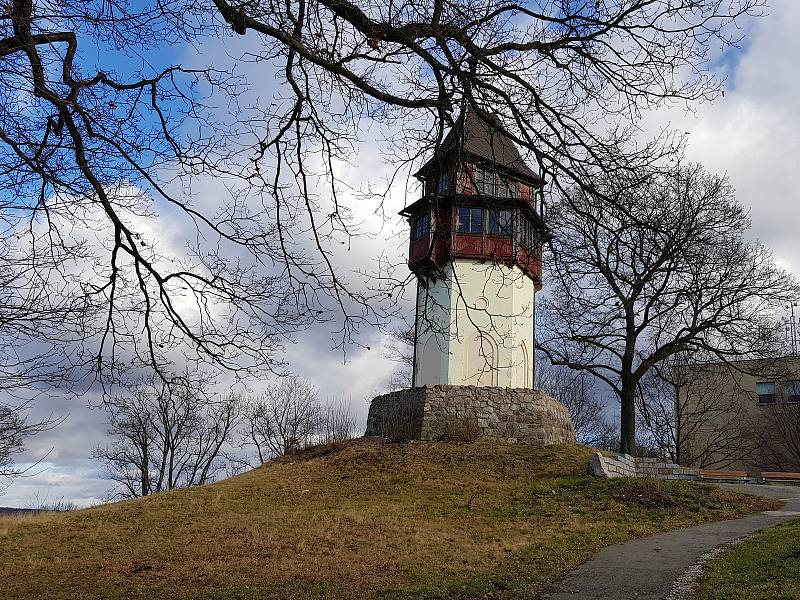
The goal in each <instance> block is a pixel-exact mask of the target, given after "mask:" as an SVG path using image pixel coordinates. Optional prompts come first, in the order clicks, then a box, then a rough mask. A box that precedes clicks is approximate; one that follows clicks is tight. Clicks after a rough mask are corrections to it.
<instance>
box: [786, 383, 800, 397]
mask: <svg viewBox="0 0 800 600" xmlns="http://www.w3.org/2000/svg"><path fill="white" fill-rule="evenodd" d="M783 397H784V398H785V400H786V401H787V402H800V381H798V380H792V381H784V382H783Z"/></svg>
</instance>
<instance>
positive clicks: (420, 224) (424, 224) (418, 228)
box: [411, 212, 431, 240]
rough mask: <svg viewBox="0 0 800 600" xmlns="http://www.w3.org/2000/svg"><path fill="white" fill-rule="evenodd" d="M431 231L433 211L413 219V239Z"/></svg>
mask: <svg viewBox="0 0 800 600" xmlns="http://www.w3.org/2000/svg"><path fill="white" fill-rule="evenodd" d="M430 231H431V213H429V212H425V213H423V214H421V215H419V216H418V217H415V218H414V220H413V221H411V239H412V240H418V239H420V238H423V237H425V236H426V235H428V234H429V233H430Z"/></svg>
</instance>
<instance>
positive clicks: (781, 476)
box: [761, 471, 800, 482]
mask: <svg viewBox="0 0 800 600" xmlns="http://www.w3.org/2000/svg"><path fill="white" fill-rule="evenodd" d="M761 477H763V478H764V479H767V480H771V481H797V482H800V473H782V472H780V471H762V472H761Z"/></svg>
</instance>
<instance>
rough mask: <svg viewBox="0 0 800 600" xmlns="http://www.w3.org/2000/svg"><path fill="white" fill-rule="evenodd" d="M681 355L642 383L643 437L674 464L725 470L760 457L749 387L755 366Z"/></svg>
mask: <svg viewBox="0 0 800 600" xmlns="http://www.w3.org/2000/svg"><path fill="white" fill-rule="evenodd" d="M690 358H691V357H689V356H686V355H676V356H674V357H672V358H671V359H669V360H667V361H665V362H664V363H663V364H660V365H656V366H655V367H654V368H653V369H652V370H651V371H650V372H648V374H647V375H646V376H645V377H644V378H643V380H642V381H641V382H640V386H639V392H638V393H637V409H638V413H637V416H638V418H639V424H640V425H641V430H642V432H643V435H645V436H647V437H648V439H649V440H650V442H651V444H652V445H653V446H654V448H655V450H656V452H657V453H658V455H659V456H660V457H662V458H664V459H666V460H669V461H670V462H674V463H678V464H687V465H694V466H697V467H700V468H717V469H724V468H728V467H731V466H734V465H741V464H742V463H743V462H749V461H751V460H753V458H754V457H755V456H756V454H757V452H756V448H757V445H758V444H757V440H756V437H755V436H754V435H753V430H754V423H753V419H752V415H751V414H750V411H749V410H748V406H749V404H750V403H752V402H753V399H752V392H751V391H748V390H747V389H746V386H745V385H744V384H743V377H744V376H745V375H746V374H749V373H750V371H749V369H750V368H751V366H750V365H748V364H747V363H739V362H709V361H703V360H700V359H699V358H698V357H697V356H695V357H693V358H692V359H691V360H690Z"/></svg>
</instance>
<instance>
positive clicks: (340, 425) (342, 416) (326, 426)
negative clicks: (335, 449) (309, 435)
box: [317, 400, 357, 444]
mask: <svg viewBox="0 0 800 600" xmlns="http://www.w3.org/2000/svg"><path fill="white" fill-rule="evenodd" d="M356 426H357V423H356V418H355V416H354V415H353V412H352V411H351V410H350V404H349V403H346V402H344V401H343V400H340V401H339V402H330V401H329V402H328V403H326V404H325V406H323V407H321V409H320V415H319V419H318V424H317V440H318V441H319V443H321V444H338V443H340V442H345V441H347V440H350V439H353V438H354V437H355V436H356Z"/></svg>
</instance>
